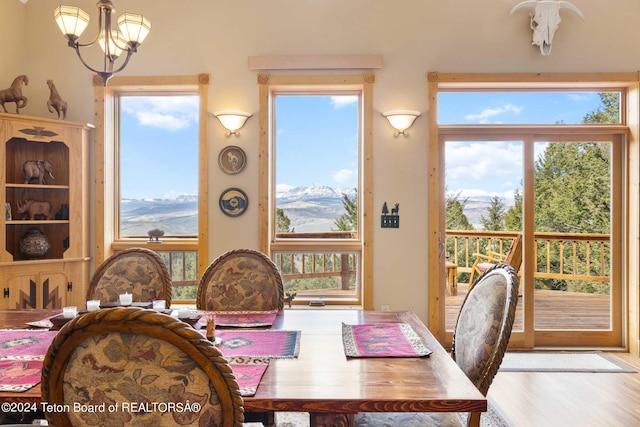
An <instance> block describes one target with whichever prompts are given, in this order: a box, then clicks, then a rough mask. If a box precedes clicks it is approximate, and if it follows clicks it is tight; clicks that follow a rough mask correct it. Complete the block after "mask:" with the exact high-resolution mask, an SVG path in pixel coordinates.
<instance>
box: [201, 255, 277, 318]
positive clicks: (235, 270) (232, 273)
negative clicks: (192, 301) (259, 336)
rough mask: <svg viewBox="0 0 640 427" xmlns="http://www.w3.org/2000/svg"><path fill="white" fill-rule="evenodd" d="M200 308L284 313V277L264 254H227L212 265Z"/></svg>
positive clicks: (204, 281) (203, 282) (205, 278)
mask: <svg viewBox="0 0 640 427" xmlns="http://www.w3.org/2000/svg"><path fill="white" fill-rule="evenodd" d="M196 307H197V308H198V309H199V310H210V311H270V310H282V308H283V307H284V287H283V285H282V276H281V275H280V272H279V271H278V268H277V267H276V265H275V264H274V263H273V261H271V259H270V258H269V257H267V256H266V255H265V254H263V253H262V252H259V251H255V250H252V249H236V250H232V251H229V252H226V253H224V254H222V255H220V256H219V257H218V258H216V259H215V260H214V261H213V262H212V263H211V264H209V267H208V268H207V270H206V271H205V272H204V274H203V275H202V278H201V279H200V282H199V284H198V294H197V296H196Z"/></svg>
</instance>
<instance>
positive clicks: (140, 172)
mask: <svg viewBox="0 0 640 427" xmlns="http://www.w3.org/2000/svg"><path fill="white" fill-rule="evenodd" d="M207 83H208V75H200V76H186V77H162V78H157V77H120V76H117V77H114V78H112V79H111V80H110V81H109V86H108V87H105V88H103V87H98V86H96V112H97V115H98V123H97V124H98V129H100V130H102V132H97V133H96V156H95V158H96V165H104V167H97V168H96V204H95V206H96V208H95V212H96V236H104V239H101V238H100V239H98V242H97V244H96V247H97V250H96V265H98V264H99V263H100V262H102V261H103V260H104V259H106V258H107V257H108V256H109V255H110V254H111V253H113V252H116V251H119V250H122V249H125V248H127V247H132V246H143V247H147V248H149V249H152V250H155V251H156V252H158V254H159V255H160V256H161V257H162V258H163V260H164V261H165V264H166V265H167V268H168V269H169V271H170V274H171V276H172V280H173V283H174V290H173V293H174V295H173V299H174V300H176V301H180V300H184V301H193V300H195V296H196V291H197V284H198V278H199V277H200V275H201V274H202V273H203V272H204V269H205V268H206V265H202V263H206V262H207V259H208V257H207V252H206V248H207V244H206V236H207V229H208V227H207V218H206V214H205V215H203V214H202V212H205V213H206V206H207V188H206V187H207V176H208V174H207V167H206V164H207V159H208V152H207V144H206V139H207V112H206V105H207ZM152 230H161V233H160V234H162V235H161V237H160V240H161V242H160V241H153V240H152V239H151V238H150V234H149V232H150V231H152Z"/></svg>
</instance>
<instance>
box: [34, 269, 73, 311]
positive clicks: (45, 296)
mask: <svg viewBox="0 0 640 427" xmlns="http://www.w3.org/2000/svg"><path fill="white" fill-rule="evenodd" d="M39 277H40V283H39V285H38V286H39V288H38V292H39V293H40V295H41V297H42V299H41V301H42V303H41V304H42V305H41V307H42V308H62V307H64V306H65V305H67V303H66V302H67V284H68V283H69V279H68V276H67V275H66V274H63V273H51V274H47V273H41V274H40V275H39Z"/></svg>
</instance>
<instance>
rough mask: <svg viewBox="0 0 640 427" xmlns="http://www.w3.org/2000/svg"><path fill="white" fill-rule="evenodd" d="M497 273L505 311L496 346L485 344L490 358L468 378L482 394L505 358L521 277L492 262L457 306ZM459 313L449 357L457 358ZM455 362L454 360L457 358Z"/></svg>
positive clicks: (463, 305) (464, 303)
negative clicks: (502, 283)
mask: <svg viewBox="0 0 640 427" xmlns="http://www.w3.org/2000/svg"><path fill="white" fill-rule="evenodd" d="M495 274H500V275H502V276H503V277H504V278H505V281H506V293H505V302H504V311H503V314H502V319H501V321H500V324H499V326H498V327H499V330H498V333H497V336H498V337H499V341H498V343H497V344H496V345H493V346H491V345H485V353H486V352H487V351H489V352H490V354H489V357H488V359H487V363H486V364H485V365H484V366H483V369H482V371H481V372H480V373H479V374H478V375H477V378H475V379H474V378H469V379H470V380H471V381H472V382H473V384H474V385H475V386H476V387H477V388H478V390H480V392H481V393H482V394H483V395H485V396H486V395H487V393H488V391H489V386H490V385H491V383H492V382H493V379H494V377H495V376H496V374H497V373H498V369H500V364H501V363H502V359H503V358H504V353H505V352H506V351H507V345H508V344H509V339H510V338H511V330H512V329H513V322H514V321H515V317H516V308H517V305H518V291H519V287H520V279H519V278H518V273H517V271H516V270H515V268H513V267H512V266H511V265H509V264H494V265H492V266H490V267H489V268H488V269H487V270H486V271H485V272H484V273H483V274H482V275H481V276H480V277H479V278H478V280H477V281H476V282H475V283H474V284H473V285H471V287H470V288H469V291H468V292H467V295H466V296H465V298H464V300H463V301H462V306H461V308H460V313H462V310H463V309H464V308H465V305H467V304H468V302H469V301H474V299H473V295H474V293H475V292H477V289H479V288H480V287H481V286H483V283H484V282H485V281H488V280H489V278H490V277H491V276H492V275H495ZM475 301H481V300H480V299H475ZM460 313H459V314H458V320H457V321H456V327H455V329H454V332H453V345H452V349H451V357H453V359H454V360H456V348H457V343H456V334H457V333H458V328H459V321H460ZM456 362H457V361H456ZM479 417H480V414H479V413H472V414H470V416H469V421H468V422H469V423H471V421H472V419H475V418H478V422H479Z"/></svg>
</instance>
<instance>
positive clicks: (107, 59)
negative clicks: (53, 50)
mask: <svg viewBox="0 0 640 427" xmlns="http://www.w3.org/2000/svg"><path fill="white" fill-rule="evenodd" d="M97 7H98V9H99V10H100V16H99V23H98V33H97V34H96V35H95V37H94V38H93V40H92V41H90V42H88V43H80V42H79V41H78V39H79V38H80V36H81V35H82V33H83V32H84V30H85V29H86V28H87V26H88V25H89V21H90V19H89V14H88V13H86V12H85V11H84V10H82V9H80V8H79V7H75V6H64V5H60V6H58V7H57V8H56V9H55V10H54V12H53V16H54V18H55V20H56V23H57V24H58V27H59V28H60V31H61V32H62V34H63V35H64V36H65V37H66V38H67V44H68V46H69V47H72V48H74V49H75V51H76V53H77V54H78V58H80V61H81V62H82V64H83V65H84V66H85V67H87V68H88V69H89V70H91V71H93V72H94V73H96V74H98V75H99V76H100V77H101V78H102V82H103V84H104V85H105V86H106V85H107V81H108V80H109V79H110V78H111V76H112V75H114V74H116V73H119V72H120V71H122V70H123V69H124V67H126V66H127V64H128V63H129V59H130V58H131V55H132V54H134V53H135V52H137V50H138V46H140V44H141V43H142V42H143V41H144V39H145V38H146V37H147V35H148V34H149V31H151V22H149V20H148V19H147V18H145V17H144V16H142V15H138V14H135V13H123V14H122V15H120V16H119V17H118V20H117V24H118V29H112V16H111V15H112V13H114V12H115V5H114V4H113V2H112V1H111V0H100V1H98V4H97ZM96 42H97V43H98V44H99V45H100V47H101V48H102V51H103V52H104V59H103V64H102V67H101V68H98V67H93V66H90V65H89V64H88V63H87V62H86V61H85V59H84V58H83V57H82V54H81V51H80V49H81V48H84V47H89V46H93V45H94V44H96ZM123 53H126V57H125V58H124V59H122V60H121V61H122V62H120V64H119V65H116V61H117V60H118V59H119V58H120V57H121V56H122V54H123Z"/></svg>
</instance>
